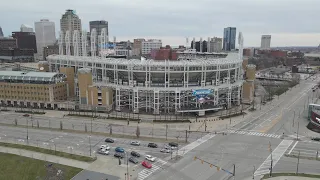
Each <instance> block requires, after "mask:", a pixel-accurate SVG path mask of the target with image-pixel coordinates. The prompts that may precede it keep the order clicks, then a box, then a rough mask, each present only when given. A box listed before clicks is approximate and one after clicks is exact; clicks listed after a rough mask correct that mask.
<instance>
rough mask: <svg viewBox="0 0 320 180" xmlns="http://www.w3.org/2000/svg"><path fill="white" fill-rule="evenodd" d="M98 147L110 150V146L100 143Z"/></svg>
mask: <svg viewBox="0 0 320 180" xmlns="http://www.w3.org/2000/svg"><path fill="white" fill-rule="evenodd" d="M100 149H105V150H110V147H109V146H108V145H101V146H100Z"/></svg>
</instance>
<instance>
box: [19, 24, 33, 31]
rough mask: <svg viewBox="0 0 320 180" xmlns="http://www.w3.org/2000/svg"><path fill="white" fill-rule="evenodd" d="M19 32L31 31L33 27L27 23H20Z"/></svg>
mask: <svg viewBox="0 0 320 180" xmlns="http://www.w3.org/2000/svg"><path fill="white" fill-rule="evenodd" d="M20 31H21V32H33V28H32V27H31V26H29V25H25V24H22V25H21V27H20Z"/></svg>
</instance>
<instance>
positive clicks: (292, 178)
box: [268, 176, 318, 180]
mask: <svg viewBox="0 0 320 180" xmlns="http://www.w3.org/2000/svg"><path fill="white" fill-rule="evenodd" d="M315 179H318V178H308V177H295V176H280V177H273V178H268V180H315Z"/></svg>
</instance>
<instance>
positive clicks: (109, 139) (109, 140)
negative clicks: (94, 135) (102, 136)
mask: <svg viewBox="0 0 320 180" xmlns="http://www.w3.org/2000/svg"><path fill="white" fill-rule="evenodd" d="M104 142H108V143H114V140H113V139H111V138H107V139H106V140H104Z"/></svg>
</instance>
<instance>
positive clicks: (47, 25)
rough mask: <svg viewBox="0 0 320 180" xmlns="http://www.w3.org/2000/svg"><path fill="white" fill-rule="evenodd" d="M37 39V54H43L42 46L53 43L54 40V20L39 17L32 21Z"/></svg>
mask: <svg viewBox="0 0 320 180" xmlns="http://www.w3.org/2000/svg"><path fill="white" fill-rule="evenodd" d="M34 27H35V31H36V39H37V51H38V54H39V55H42V54H43V48H44V47H47V46H49V45H53V44H54V43H55V42H56V32H55V24H54V22H51V21H49V20H48V19H41V20H40V21H38V22H35V23H34Z"/></svg>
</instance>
